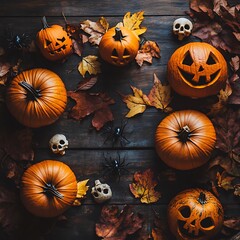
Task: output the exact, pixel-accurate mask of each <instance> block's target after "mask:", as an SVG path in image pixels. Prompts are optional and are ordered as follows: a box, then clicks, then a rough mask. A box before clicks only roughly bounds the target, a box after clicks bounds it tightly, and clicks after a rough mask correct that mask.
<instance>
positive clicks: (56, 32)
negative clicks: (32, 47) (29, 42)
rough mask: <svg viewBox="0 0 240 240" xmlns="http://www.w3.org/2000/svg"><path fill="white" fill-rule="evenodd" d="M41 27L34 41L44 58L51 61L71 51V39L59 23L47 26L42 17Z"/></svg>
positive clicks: (61, 57)
mask: <svg viewBox="0 0 240 240" xmlns="http://www.w3.org/2000/svg"><path fill="white" fill-rule="evenodd" d="M42 22H43V29H41V30H40V31H39V32H38V33H37V37H36V42H37V45H38V47H39V49H40V51H41V53H42V54H43V56H44V57H45V58H47V59H48V60H51V61H56V60H61V59H63V58H65V57H66V56H67V55H69V54H71V53H72V40H71V39H70V37H69V35H68V33H67V32H66V31H65V30H64V28H63V27H62V26H60V25H52V26H48V24H47V21H46V18H45V17H43V20H42Z"/></svg>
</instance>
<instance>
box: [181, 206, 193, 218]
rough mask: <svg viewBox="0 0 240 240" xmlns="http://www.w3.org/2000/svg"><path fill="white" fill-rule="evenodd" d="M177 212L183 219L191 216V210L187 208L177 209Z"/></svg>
mask: <svg viewBox="0 0 240 240" xmlns="http://www.w3.org/2000/svg"><path fill="white" fill-rule="evenodd" d="M179 212H180V214H181V215H182V216H183V217H184V218H189V217H190V215H191V209H190V207H189V206H182V207H181V208H180V209H179Z"/></svg>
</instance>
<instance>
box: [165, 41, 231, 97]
mask: <svg viewBox="0 0 240 240" xmlns="http://www.w3.org/2000/svg"><path fill="white" fill-rule="evenodd" d="M168 80H169V83H170V85H171V86H172V87H173V89H174V90H175V91H176V92H177V93H179V94H180V95H183V96H188V97H192V98H200V97H207V96H210V95H214V94H217V93H218V92H219V91H220V90H221V89H222V88H223V87H224V85H225V82H226V80H227V63H226V61H225V59H224V58H223V56H222V54H221V53H220V52H219V51H218V50H217V49H216V48H214V47H213V46H211V45H210V44H207V43H200V42H192V43H188V44H186V45H184V46H183V47H180V48H178V49H177V50H176V51H175V52H174V53H173V55H172V56H171V58H170V60H169V62H168Z"/></svg>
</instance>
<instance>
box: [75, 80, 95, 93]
mask: <svg viewBox="0 0 240 240" xmlns="http://www.w3.org/2000/svg"><path fill="white" fill-rule="evenodd" d="M96 82H97V78H96V77H91V78H86V79H84V80H83V81H81V82H80V83H79V84H78V86H77V89H76V91H80V90H88V89H90V88H91V87H93V86H94V85H95V84H96Z"/></svg>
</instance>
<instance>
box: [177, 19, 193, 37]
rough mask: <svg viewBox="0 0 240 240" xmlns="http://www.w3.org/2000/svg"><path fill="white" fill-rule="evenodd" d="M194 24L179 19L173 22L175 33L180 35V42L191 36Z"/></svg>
mask: <svg viewBox="0 0 240 240" xmlns="http://www.w3.org/2000/svg"><path fill="white" fill-rule="evenodd" d="M192 29H193V24H192V22H191V21H190V20H188V19H187V18H178V19H176V20H175V21H174V22H173V33H174V34H175V35H178V40H183V38H184V37H187V36H189V35H190V34H191V31H192Z"/></svg>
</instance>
